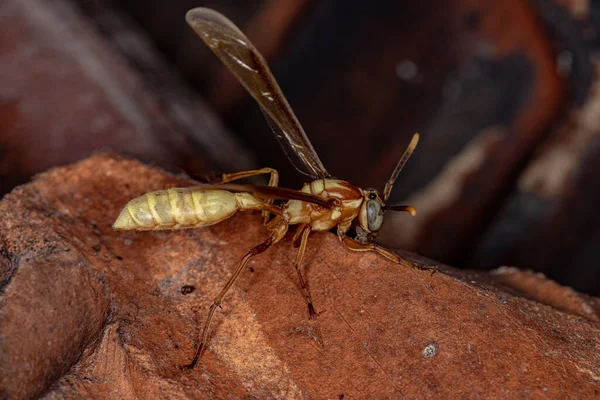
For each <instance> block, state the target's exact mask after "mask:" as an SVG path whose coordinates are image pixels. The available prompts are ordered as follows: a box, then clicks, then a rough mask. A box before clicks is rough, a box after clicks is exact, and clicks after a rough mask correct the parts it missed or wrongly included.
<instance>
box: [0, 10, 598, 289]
mask: <svg viewBox="0 0 600 400" xmlns="http://www.w3.org/2000/svg"><path fill="white" fill-rule="evenodd" d="M198 6H204V7H211V8H214V9H216V10H218V11H220V12H222V13H223V14H225V15H227V16H228V17H229V18H230V19H231V20H233V21H234V22H235V23H236V24H237V25H238V26H240V27H241V29H242V30H243V31H244V32H245V33H246V34H247V36H248V37H249V38H250V39H251V40H252V41H253V42H254V44H255V45H256V47H257V48H258V49H259V50H260V51H261V52H262V53H263V54H264V56H265V58H266V59H267V60H268V61H269V63H270V65H271V67H272V70H273V72H274V75H275V76H276V78H277V80H278V81H279V83H280V85H281V87H282V89H283V91H284V93H285V94H286V96H287V98H288V100H289V102H290V103H291V105H292V107H293V109H294V110H295V112H296V114H297V116H298V118H299V119H300V121H301V122H302V124H303V125H304V128H305V130H306V132H307V134H308V136H309V137H310V139H311V141H312V143H313V145H314V147H315V148H316V150H317V152H318V153H319V155H320V157H321V159H322V160H323V162H324V163H325V165H326V166H327V168H328V169H329V171H330V172H331V173H332V174H333V175H334V176H336V177H338V178H342V179H345V180H349V181H351V182H353V183H354V184H356V185H358V186H360V187H363V188H367V187H375V188H378V189H382V188H383V185H384V183H385V181H386V180H387V178H388V176H389V174H390V173H391V171H392V170H393V168H394V166H395V164H396V162H397V161H398V159H399V157H400V156H401V155H402V153H403V151H404V149H405V147H406V145H407V144H408V141H409V140H410V137H411V136H412V134H413V133H414V132H420V133H421V142H420V144H419V146H418V148H417V150H416V152H415V153H414V155H413V158H412V159H411V160H410V161H409V163H408V165H407V166H406V168H405V169H404V171H403V173H402V174H401V175H400V178H399V179H398V181H397V183H396V186H395V188H394V191H393V194H392V200H393V202H394V203H406V204H411V205H413V206H415V207H416V208H417V210H418V214H417V216H416V217H414V218H411V217H410V216H408V215H407V214H405V213H397V214H398V215H392V214H393V213H388V214H386V219H387V221H386V224H385V225H384V229H383V232H382V235H381V241H382V242H383V243H384V244H386V245H387V246H390V247H396V248H404V249H409V250H413V251H416V252H419V253H421V254H423V255H426V256H428V257H431V258H433V259H436V260H440V261H442V262H444V263H447V264H449V265H452V266H455V267H459V268H471V269H491V268H495V267H498V266H500V265H511V266H518V267H520V268H525V269H533V270H535V271H539V272H542V273H544V274H546V275H547V276H549V277H551V278H553V279H555V280H557V281H558V282H560V283H562V284H565V285H569V286H572V287H574V288H575V289H577V290H579V291H583V292H587V293H590V294H593V295H600V274H599V273H598V272H599V271H600V263H599V260H600V213H599V212H598V210H597V208H598V204H600V182H599V180H600V148H599V146H598V144H599V143H600V142H599V139H600V92H599V88H598V87H597V85H598V84H597V72H596V70H597V68H598V67H597V62H598V58H597V49H598V46H599V44H600V42H599V36H598V30H599V29H600V2H597V1H591V0H503V1H492V0H488V1H477V0H424V1H420V2H415V1H406V0H379V1H372V2H365V1H358V0H345V1H315V0H262V1H258V0H246V1H243V2H240V1H233V0H229V1H227V0H214V1H200V0H195V1H190V0H171V1H169V2H164V1H158V0H144V1H142V0H122V1H116V0H3V1H2V2H1V3H0V191H1V193H2V194H3V193H7V192H8V191H10V190H11V189H12V188H13V187H14V186H16V185H18V184H22V183H25V182H27V181H28V180H30V179H31V177H32V176H33V175H34V174H36V173H39V172H42V171H44V170H46V169H48V168H50V167H53V166H57V165H63V164H66V163H70V162H74V161H77V160H80V159H82V158H85V157H86V156H88V155H89V154H91V153H93V152H97V151H102V150H113V151H116V152H119V153H121V154H124V155H127V156H131V157H136V158H139V159H141V160H144V161H146V162H149V163H153V164H155V165H159V166H162V167H164V168H167V169H169V170H171V171H186V172H188V173H190V174H192V175H203V174H210V173H211V172H231V171H237V170H242V169H248V168H253V167H257V166H261V167H262V166H270V167H274V168H277V169H278V170H279V171H280V173H281V178H282V179H281V181H282V184H283V185H285V186H288V187H292V188H299V187H300V185H301V184H302V182H303V181H304V178H303V176H302V175H300V174H299V173H298V172H297V171H295V170H294V168H293V167H292V166H291V165H290V163H289V162H288V161H287V160H286V158H285V155H284V154H283V152H282V151H281V149H280V148H279V146H278V144H277V143H276V141H275V140H274V138H273V137H272V134H271V133H270V131H269V128H268V126H267V124H266V123H265V121H264V119H263V116H262V114H261V112H260V111H259V108H258V107H257V106H256V104H255V103H254V102H253V100H252V99H251V98H250V96H249V95H247V94H246V93H245V92H244V90H243V88H242V87H241V86H240V85H239V84H237V82H236V80H235V78H234V77H233V76H232V75H231V74H230V73H229V72H228V71H227V70H226V69H225V68H224V67H223V66H222V65H221V64H220V63H219V61H218V60H217V59H216V57H214V55H213V54H212V53H210V51H209V50H208V49H207V48H206V47H205V45H204V43H203V42H202V41H201V40H200V39H199V38H198V37H196V36H195V34H194V33H193V31H192V30H191V29H190V28H189V27H188V26H187V24H186V23H185V21H184V14H185V12H186V11H187V10H188V9H190V8H194V7H198ZM132 179H135V177H132ZM117 190H118V188H117Z"/></svg>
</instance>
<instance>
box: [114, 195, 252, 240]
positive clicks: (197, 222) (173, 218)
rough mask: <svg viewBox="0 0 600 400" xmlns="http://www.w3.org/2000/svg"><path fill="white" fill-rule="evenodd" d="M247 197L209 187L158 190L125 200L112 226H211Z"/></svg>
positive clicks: (140, 228) (164, 227)
mask: <svg viewBox="0 0 600 400" xmlns="http://www.w3.org/2000/svg"><path fill="white" fill-rule="evenodd" d="M240 195H246V196H243V197H242V196H240ZM247 196H251V195H249V194H243V193H235V194H234V193H231V192H228V191H225V190H213V189H211V190H202V189H192V188H173V189H167V190H158V191H155V192H150V193H146V194H144V195H142V196H140V197H136V198H135V199H133V200H131V201H130V202H129V203H127V205H126V206H125V207H124V208H123V210H122V211H121V214H120V215H119V217H118V218H117V220H116V221H115V223H114V224H113V228H114V229H123V230H160V229H185V228H196V227H201V226H208V225H213V224H216V223H219V222H221V221H223V220H225V219H227V218H229V217H231V216H232V215H233V214H235V213H236V211H238V210H239V209H240V208H241V207H243V206H244V203H245V202H248V199H246V198H245V197H247Z"/></svg>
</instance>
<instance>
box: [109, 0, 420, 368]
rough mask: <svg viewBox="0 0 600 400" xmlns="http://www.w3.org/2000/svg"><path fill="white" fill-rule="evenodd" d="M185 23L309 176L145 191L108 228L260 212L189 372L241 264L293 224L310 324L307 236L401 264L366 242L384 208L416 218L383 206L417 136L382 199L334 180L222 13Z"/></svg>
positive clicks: (201, 221)
mask: <svg viewBox="0 0 600 400" xmlns="http://www.w3.org/2000/svg"><path fill="white" fill-rule="evenodd" d="M186 21H187V23H188V24H189V25H190V26H191V27H192V29H193V30H194V31H195V32H196V33H197V34H198V36H200V38H201V39H202V40H203V41H204V42H205V43H206V44H207V45H208V47H209V48H210V49H211V50H212V51H213V52H214V53H215V54H216V56H217V57H218V58H219V59H220V60H221V61H222V62H223V63H224V64H225V65H226V66H227V67H228V68H229V70H230V71H231V72H232V73H233V74H234V75H235V76H236V77H237V79H238V80H239V82H240V83H241V84H242V85H243V86H244V87H245V88H246V90H247V91H248V92H249V93H250V95H252V97H253V98H254V99H255V100H256V101H257V102H258V104H259V106H260V108H261V110H262V111H263V113H264V115H265V118H266V120H267V122H268V124H269V126H270V128H271V130H272V131H273V133H274V135H275V138H276V139H277V141H278V142H279V144H280V145H281V147H282V149H283V151H284V152H285V153H286V155H287V157H288V159H289V160H290V162H291V163H292V165H293V166H294V167H295V168H296V169H297V170H298V171H299V172H301V173H302V174H304V175H306V176H308V177H309V178H310V179H311V181H310V182H308V183H305V184H304V185H303V187H302V189H301V190H299V191H297V190H291V189H286V188H282V187H278V180H279V174H278V172H277V171H276V170H275V169H272V168H262V169H257V170H251V171H242V172H237V173H231V174H223V175H222V177H221V178H222V179H221V181H222V183H221V184H216V185H200V186H193V187H186V188H172V189H167V190H158V191H154V192H150V193H146V194H144V195H142V196H140V197H137V198H135V199H133V200H131V201H130V202H129V203H127V205H126V206H125V207H124V208H123V210H122V211H121V213H120V215H119V217H118V218H117V220H116V221H115V223H114V225H113V228H114V229H117V230H136V231H143V230H175V229H186V228H198V227H202V226H209V225H214V224H217V223H219V222H221V221H223V220H225V219H228V218H230V217H231V216H233V215H234V214H235V213H236V212H238V211H241V210H242V211H252V210H256V211H261V212H262V214H263V220H264V224H265V227H266V229H267V231H268V232H269V236H268V238H267V239H266V240H265V241H264V242H262V243H261V244H259V245H257V246H256V247H254V248H252V249H251V250H249V251H248V252H247V253H246V255H245V256H244V257H243V258H242V260H241V261H240V263H239V265H238V266H237V268H236V269H235V271H234V272H233V274H232V276H231V277H230V278H229V280H228V281H227V283H226V284H225V286H224V287H223V288H222V289H221V292H220V293H219V294H218V295H217V297H215V299H214V301H213V304H212V305H211V307H210V310H209V313H208V316H207V318H206V322H205V324H204V329H203V331H202V334H201V337H200V343H199V345H198V347H197V349H196V353H195V355H194V358H193V360H192V362H191V363H190V364H189V365H188V366H187V367H188V368H193V367H194V366H195V365H196V363H197V361H198V359H199V357H200V356H201V355H202V353H203V351H204V349H205V348H206V345H207V341H208V334H209V328H210V323H211V321H212V318H213V315H214V313H215V310H216V309H217V307H219V306H220V305H221V303H222V301H223V298H224V297H225V295H226V294H227V291H228V290H229V289H230V288H231V286H232V285H233V284H234V282H235V281H236V279H237V278H238V276H239V275H240V273H241V272H242V270H243V269H244V267H245V266H246V264H247V263H248V261H249V260H250V259H251V258H252V257H254V256H256V255H257V254H260V253H262V252H264V251H266V250H267V249H268V248H269V247H271V246H273V245H274V244H275V243H277V242H279V241H280V240H281V239H282V238H283V237H284V236H285V235H286V233H287V232H288V229H289V228H290V226H292V225H295V226H297V228H296V231H295V235H294V238H293V244H294V247H296V248H298V253H297V256H296V260H295V262H294V267H295V269H296V272H297V274H298V279H299V281H300V286H301V288H302V292H303V294H304V297H305V299H306V304H307V305H308V312H309V316H310V318H311V319H312V318H315V317H316V316H317V312H316V310H315V307H314V305H313V301H312V298H311V295H310V292H309V290H308V286H307V283H306V280H305V278H304V277H303V275H302V272H301V271H300V266H301V264H302V260H303V258H304V253H305V251H306V244H307V241H308V237H309V235H310V234H311V233H313V232H324V231H329V230H331V229H334V228H335V229H336V232H337V237H338V238H339V241H340V242H341V243H342V244H343V245H344V246H346V247H347V248H348V249H349V250H352V251H374V252H377V253H378V254H380V255H382V256H384V257H385V258H387V259H389V260H391V261H394V262H396V263H400V262H401V260H400V258H399V256H398V255H396V254H394V253H393V252H391V251H389V250H387V249H385V248H383V247H380V246H378V245H377V244H375V243H373V242H372V241H373V239H374V238H375V237H376V236H377V232H378V231H379V229H380V228H381V225H382V223H383V217H384V214H385V212H386V211H406V212H408V213H410V214H411V215H413V216H414V215H415V214H416V211H415V209H414V208H413V207H411V206H393V205H388V204H387V201H388V198H389V196H390V193H391V191H392V187H393V185H394V182H395V181H396V178H397V177H398V174H399V173H400V171H401V170H402V167H403V166H404V164H405V163H406V162H407V161H408V159H409V157H410V155H411V154H412V152H413V151H414V149H415V147H416V146H417V143H418V141H419V135H418V134H415V135H414V136H413V137H412V140H411V141H410V144H409V145H408V148H407V149H406V151H405V152H404V154H403V156H402V157H401V159H400V161H399V162H398V164H397V165H396V168H395V169H394V171H393V172H392V175H391V176H390V178H389V180H388V181H387V183H386V184H385V187H384V189H383V193H382V194H380V193H379V192H378V191H377V190H376V189H361V188H358V187H356V186H354V185H352V184H351V183H349V182H346V181H343V180H340V179H335V178H333V177H331V175H330V174H329V173H328V172H327V170H326V169H325V167H324V166H323V163H322V162H321V160H320V159H319V156H318V155H317V153H316V152H315V150H314V148H313V146H312V145H311V143H310V141H309V139H308V137H307V136H306V133H305V132H304V129H303V128H302V125H300V122H299V121H298V119H297V118H296V116H295V114H294V112H293V111H292V108H291V107H290V105H289V103H288V102H287V100H286V98H285V97H284V95H283V93H282V91H281V89H280V87H279V85H278V84H277V81H276V80H275V78H274V77H273V74H272V73H271V71H270V70H269V67H268V65H267V63H266V61H265V59H264V58H263V56H262V55H261V54H260V53H259V52H258V50H257V49H256V48H255V47H254V45H253V44H252V43H251V42H250V40H248V38H247V37H246V36H245V35H244V34H243V33H242V31H241V30H240V29H239V28H238V27H237V26H235V25H234V24H233V23H232V22H231V21H230V20H229V19H227V18H226V17H225V16H223V15H222V14H220V13H218V12H216V11H214V10H211V9H207V8H195V9H192V10H190V11H188V12H187V14H186ZM263 174H264V175H269V178H270V179H269V184H268V185H262V186H260V185H243V184H235V183H231V182H234V181H237V180H240V179H245V178H249V177H252V176H257V175H263ZM276 199H279V200H285V202H284V203H283V204H280V205H276V204H274V202H273V201H274V200H276ZM352 227H354V228H355V231H356V237H355V238H351V237H349V236H348V235H347V234H348V232H349V231H350V228H352Z"/></svg>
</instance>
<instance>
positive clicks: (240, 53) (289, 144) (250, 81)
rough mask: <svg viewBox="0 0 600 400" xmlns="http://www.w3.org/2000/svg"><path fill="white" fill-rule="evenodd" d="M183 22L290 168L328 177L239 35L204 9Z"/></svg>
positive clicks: (264, 66)
mask: <svg viewBox="0 0 600 400" xmlns="http://www.w3.org/2000/svg"><path fill="white" fill-rule="evenodd" d="M185 18H186V21H187V23H188V24H189V25H190V26H191V27H192V28H193V29H194V31H196V33H197V34H198V36H200V38H202V40H204V42H205V43H206V44H207V45H208V47H209V48H210V49H211V50H212V51H213V52H214V53H215V54H216V55H217V57H219V59H220V60H221V61H222V62H223V64H225V65H226V66H227V68H229V70H230V71H231V72H232V73H233V74H234V75H235V76H236V77H237V78H238V80H239V81H240V83H241V84H242V85H243V86H244V87H245V88H246V90H247V91H248V93H250V94H251V95H252V97H254V99H255V100H256V101H257V102H258V104H259V105H260V107H261V109H262V111H263V113H264V114H265V117H266V118H267V122H268V123H269V125H270V127H271V129H272V130H273V133H274V134H275V137H276V138H277V141H278V142H279V144H280V145H281V147H282V148H283V151H284V152H285V154H286V155H287V157H288V158H289V160H290V161H291V162H292V164H293V165H294V167H296V169H297V170H298V171H300V172H301V173H303V174H305V175H308V176H310V177H311V178H313V179H317V178H327V177H329V176H330V175H329V173H328V172H327V170H326V169H325V167H324V166H323V163H322V162H321V160H320V159H319V156H318V155H317V153H316V152H315V150H314V148H313V147H312V144H311V143H310V141H309V140H308V137H307V136H306V133H304V129H302V126H301V125H300V122H298V119H297V118H296V115H295V114H294V112H293V111H292V108H291V107H290V105H289V103H288V102H287V100H286V99H285V97H284V96H283V93H282V92H281V89H280V88H279V85H278V84H277V81H275V78H274V77H273V74H272V73H271V71H270V70H269V66H268V65H267V62H266V61H265V59H264V58H263V56H262V55H261V54H260V53H259V52H258V50H256V48H255V47H254V45H252V43H250V40H248V38H247V37H246V36H245V35H244V34H243V33H242V31H240V30H239V28H238V27H237V26H235V25H234V24H233V22H231V21H230V20H228V19H227V18H226V17H225V16H223V15H222V14H219V13H218V12H216V11H214V10H210V9H208V8H195V9H193V10H190V11H188V13H187V14H186V17H185Z"/></svg>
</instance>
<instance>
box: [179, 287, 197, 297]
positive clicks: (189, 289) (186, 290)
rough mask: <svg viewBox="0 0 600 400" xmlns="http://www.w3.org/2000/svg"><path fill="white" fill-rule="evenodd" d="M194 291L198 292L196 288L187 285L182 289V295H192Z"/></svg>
mask: <svg viewBox="0 0 600 400" xmlns="http://www.w3.org/2000/svg"><path fill="white" fill-rule="evenodd" d="M194 290H196V287H195V286H192V285H185V286H182V287H181V294H183V295H186V294H190V293H193V292H194Z"/></svg>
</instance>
